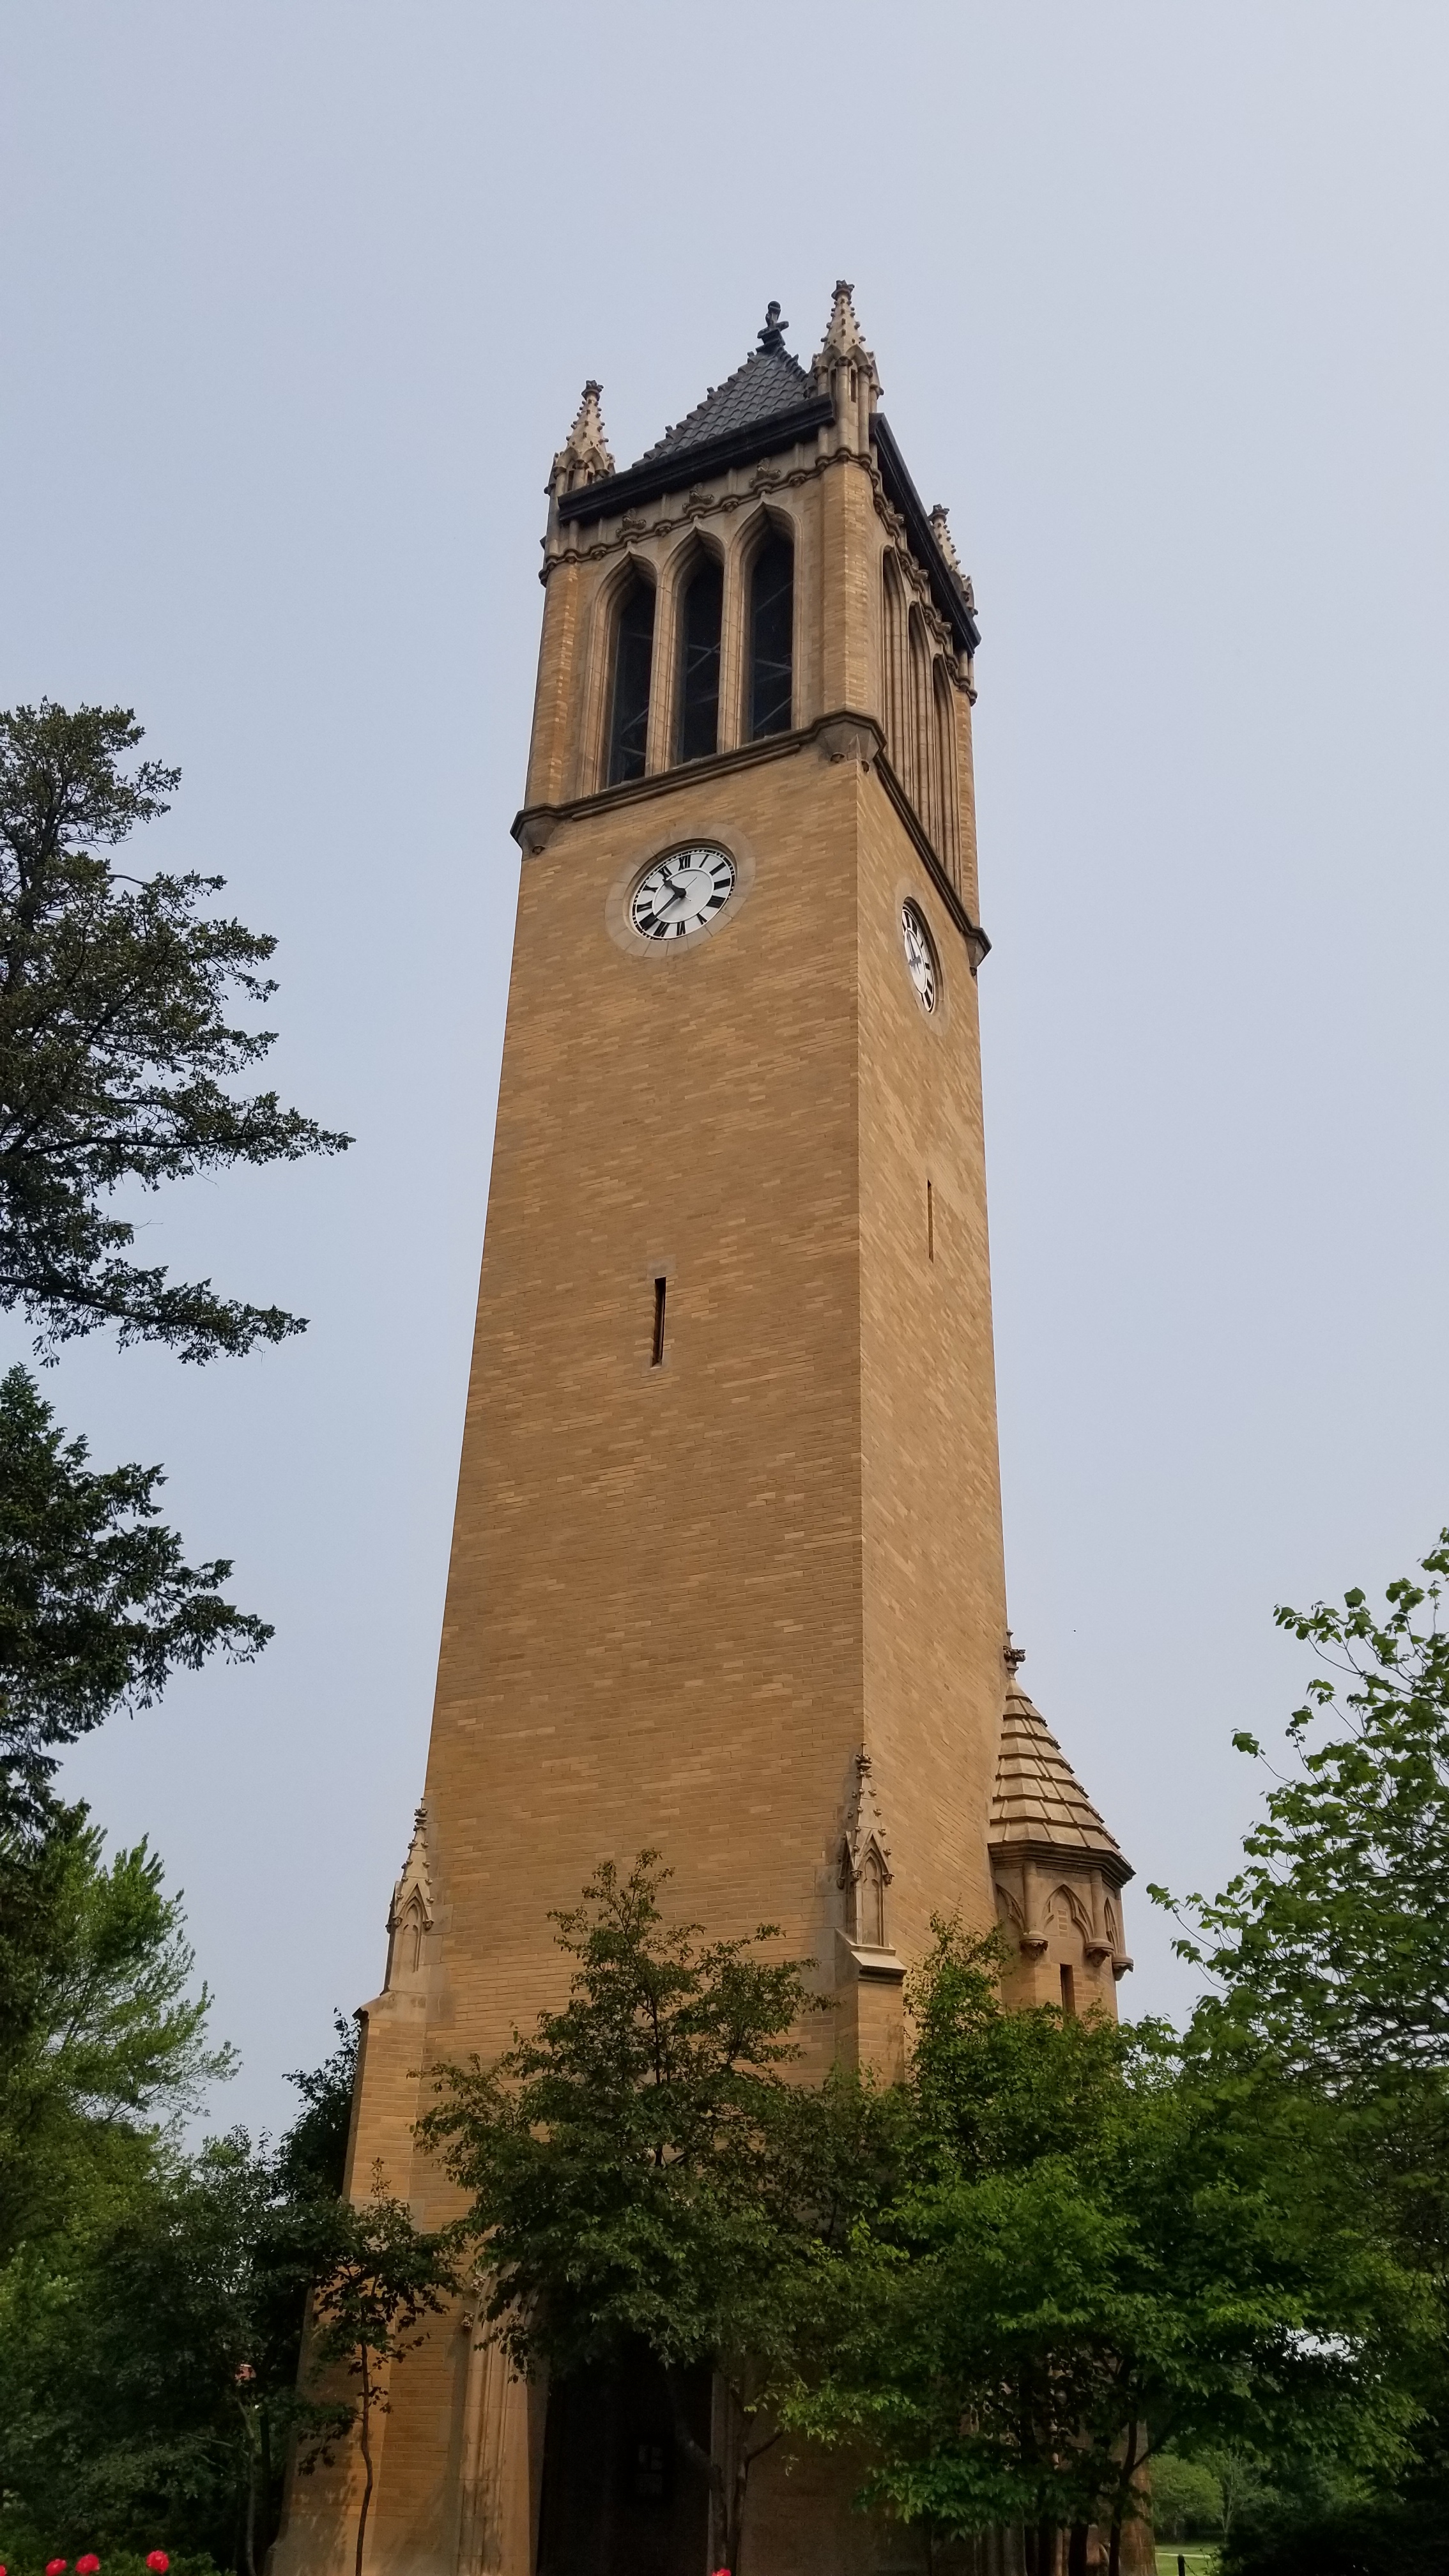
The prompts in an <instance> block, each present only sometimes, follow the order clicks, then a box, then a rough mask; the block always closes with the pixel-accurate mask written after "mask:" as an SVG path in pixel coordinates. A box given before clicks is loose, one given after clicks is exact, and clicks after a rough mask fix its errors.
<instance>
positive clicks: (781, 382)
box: [630, 349, 810, 473]
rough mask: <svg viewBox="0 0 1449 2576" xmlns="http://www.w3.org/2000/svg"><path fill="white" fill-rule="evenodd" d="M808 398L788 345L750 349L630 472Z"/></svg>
mask: <svg viewBox="0 0 1449 2576" xmlns="http://www.w3.org/2000/svg"><path fill="white" fill-rule="evenodd" d="M809 399H810V378H809V375H808V373H807V372H806V370H805V368H804V367H802V366H801V365H800V362H799V360H798V359H797V358H792V357H791V355H790V353H789V351H788V349H754V350H752V351H751V353H750V355H749V357H748V358H746V360H745V363H744V365H743V366H742V367H736V369H735V372H734V374H733V375H732V376H726V378H725V380H724V383H723V384H722V385H711V387H710V389H709V392H708V393H707V394H706V396H705V398H704V400H703V402H702V403H698V404H696V406H695V408H694V410H693V411H692V412H690V413H689V414H688V415H687V417H686V418H685V419H684V420H681V421H680V422H678V423H677V425H676V426H675V427H674V428H673V429H666V431H665V433H664V436H663V437H662V438H661V439H658V440H656V442H655V444H654V446H653V447H646V449H645V451H644V453H643V455H642V456H641V457H640V458H639V460H638V465H636V466H634V467H631V469H630V470H631V472H634V473H637V471H638V466H639V465H654V464H657V463H659V462H661V461H662V459H664V458H665V457H669V456H678V455H681V454H682V453H685V452H686V451H688V450H689V449H690V448H694V447H712V446H713V445H714V442H715V440H716V439H718V438H730V437H732V436H734V435H735V433H736V432H737V431H740V430H746V429H756V428H758V427H760V426H761V425H762V424H763V423H764V422H766V421H769V420H773V419H774V417H775V414H776V413H777V412H789V411H798V410H799V408H800V405H801V404H802V403H803V402H808V401H809Z"/></svg>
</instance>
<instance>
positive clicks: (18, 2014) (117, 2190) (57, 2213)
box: [0, 1807, 233, 2261]
mask: <svg viewBox="0 0 1449 2576" xmlns="http://www.w3.org/2000/svg"><path fill="white" fill-rule="evenodd" d="M103 1841H104V1838H103V1836H102V1835H101V1833H100V1832H99V1831H98V1830H97V1828H96V1827H95V1826H93V1825H92V1824H91V1823H90V1822H89V1821H88V1818H87V1815H86V1810H85V1809H84V1808H83V1807H75V1808H69V1809H65V1810H61V1811H60V1812H59V1813H58V1815H57V1817H56V1819H55V1821H54V1823H53V1826H52V1830H51V1831H50V1833H49V1834H48V1835H47V1836H46V1837H45V1838H44V1839H43V1840H42V1841H41V1842H39V1843H26V1842H22V1841H20V1840H19V1839H17V1838H16V1837H15V1836H13V1835H12V1836H10V1837H9V1838H8V1840H7V1841H6V1842H5V1843H4V1844H3V1845H0V2261H3V2260H4V2259H5V2258H6V2257H8V2256H10V2255H11V2254H13V2253H14V2252H15V2250H16V2249H17V2248H18V2247H19V2246H20V2245H21V2244H22V2243H24V2242H26V2241H34V2240H36V2239H37V2238H44V2237H47V2236H51V2235H54V2234H56V2233H57V2232H59V2231H61V2230H63V2229H64V2228H66V2227H67V2226H69V2225H73V2224H77V2223H80V2224H93V2223H95V2221H96V2219H97V2217H98V2215H99V2214H100V2213H102V2212H104V2211H105V2210H106V2209H108V2208H115V2207H116V2206H118V2205H120V2204H121V2203H123V2202H124V2200H125V2198H126V2196H127V2194H128V2193H129V2191H130V2190H131V2189H132V2188H133V2187H134V2186H135V2184H136V2182H137V2181H138V2179H139V2178H141V2177H142V2176H144V2174H145V2173H146V2171H147V2170H148V2169H149V2164H150V2159H151V2153H152V2142H153V2140H154V2138H155V2135H156V2133H157V2131H158V2130H159V2129H161V2128H164V2127H165V2125H166V2124H167V2123H168V2122H169V2121H170V2120H172V2119H173V2118H174V2117H175V2115H176V2114H177V2113H178V2112H179V2111H183V2110H188V2109H194V2108H195V2107H196V2105H197V2103H198V2101H199V2100H200V2098H201V2095H202V2092H203V2090H204V2088H205V2087H206V2086H207V2085H209V2084H210V2083H212V2082H214V2081H215V2080H216V2079H217V2078H218V2077H221V2076H224V2075H226V2074H228V2073H229V2072H230V2070H231V2066H232V2063H233V2060H232V2056H231V2052H230V2050H229V2049H225V2048H221V2049H215V2048H212V2047H210V2046H209V2045H208V2043H207V2039H206V2022H207V2017H208V2014H209V2012H210V2008H211V1999H210V1996H209V1995H208V1993H207V1990H206V1988H205V1987H204V1986H203V1987H202V1988H201V1990H200V1991H199V1993H198V1992H196V1991H194V1990H193V1975H194V1969H195V1961H194V1958H193V1955H192V1951H191V1947H190V1944H189V1943H188V1941H187V1939H186V1934H185V1928H184V1922H183V1918H182V1913H181V1907H180V1901H179V1899H178V1898H176V1897H173V1896H169V1895H168V1894H167V1893H166V1891H165V1888H164V1886H163V1883H162V1867H161V1863H160V1861H159V1860H158V1859H157V1858H156V1856H155V1854H154V1853H152V1852H151V1851H149V1850H148V1848H147V1846H146V1844H145V1843H144V1842H142V1843H138V1844H137V1845H136V1846H135V1847H134V1848H133V1849H131V1850H129V1851H119V1852H117V1853H116V1854H115V1855H114V1856H113V1858H112V1859H111V1860H110V1861H109V1862H107V1861H106V1859H105V1857H104V1853H103Z"/></svg>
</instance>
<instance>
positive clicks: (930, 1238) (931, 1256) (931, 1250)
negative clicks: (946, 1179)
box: [926, 1181, 936, 1261]
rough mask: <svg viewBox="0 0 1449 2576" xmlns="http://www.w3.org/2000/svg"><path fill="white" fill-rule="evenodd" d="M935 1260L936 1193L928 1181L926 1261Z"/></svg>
mask: <svg viewBox="0 0 1449 2576" xmlns="http://www.w3.org/2000/svg"><path fill="white" fill-rule="evenodd" d="M935 1258H936V1193H935V1191H934V1190H933V1189H932V1187H931V1184H930V1182H929V1181H927V1183H926V1259H927V1260H928V1261H934V1260H935Z"/></svg>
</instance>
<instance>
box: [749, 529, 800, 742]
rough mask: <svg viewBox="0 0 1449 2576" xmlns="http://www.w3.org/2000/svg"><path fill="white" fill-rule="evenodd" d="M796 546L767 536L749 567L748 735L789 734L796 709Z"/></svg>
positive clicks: (784, 540) (784, 539)
mask: <svg viewBox="0 0 1449 2576" xmlns="http://www.w3.org/2000/svg"><path fill="white" fill-rule="evenodd" d="M794 626H795V549H794V547H793V546H792V545H791V543H790V540H789V538H788V537H781V536H772V537H768V538H767V539H766V541H765V543H764V545H762V546H761V548H760V551H759V553H758V554H757V555H756V557H755V560H754V563H753V565H752V566H751V570H750V622H749V638H750V678H749V710H750V740H751V742H758V741H759V740H760V737H761V735H762V734H770V733H788V732H789V730H790V718H791V714H792V699H793V682H794V654H793V636H794Z"/></svg>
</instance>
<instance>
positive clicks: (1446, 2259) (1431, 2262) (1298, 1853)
mask: <svg viewBox="0 0 1449 2576" xmlns="http://www.w3.org/2000/svg"><path fill="white" fill-rule="evenodd" d="M1419 1571H1420V1573H1421V1574H1422V1575H1423V1576H1424V1578H1425V1580H1423V1581H1417V1580H1415V1579H1414V1578H1412V1577H1408V1576H1405V1577H1401V1578H1399V1579H1398V1580H1397V1581H1395V1582H1393V1583H1390V1584H1389V1585H1388V1586H1387V1588H1386V1593H1385V1600H1384V1606H1383V1608H1382V1609H1381V1610H1375V1609H1373V1608H1372V1607H1371V1606H1370V1603H1369V1600H1368V1596H1367V1595H1366V1594H1365V1593H1364V1592H1363V1591H1362V1590H1360V1589H1358V1588H1355V1589H1353V1590H1351V1591H1349V1592H1347V1593H1346V1594H1345V1595H1344V1599H1343V1604H1342V1607H1341V1608H1339V1607H1336V1606H1334V1605H1332V1604H1330V1603H1326V1602H1323V1601H1319V1602H1316V1603H1315V1604H1314V1605H1313V1607H1312V1608H1311V1609H1310V1610H1306V1611H1300V1610H1294V1609H1291V1608H1288V1607H1286V1606H1282V1607H1280V1608H1279V1609H1278V1610H1277V1611H1276V1612H1275V1614H1274V1615H1275V1618H1276V1621H1277V1624H1278V1625H1279V1627H1281V1628H1284V1629H1286V1630H1288V1631H1289V1633H1291V1634H1292V1635H1293V1636H1295V1637H1296V1638H1298V1640H1299V1641H1300V1642H1301V1643H1303V1644H1305V1645H1309V1646H1311V1647H1312V1648H1313V1649H1314V1651H1315V1653H1316V1654H1317V1655H1318V1656H1319V1657H1320V1658H1321V1659H1322V1661H1323V1663H1324V1665H1325V1667H1326V1670H1325V1671H1324V1672H1323V1673H1322V1674H1321V1675H1318V1676H1316V1677H1315V1678H1314V1679H1313V1680H1312V1681H1311V1682H1310V1683H1309V1686H1308V1690H1307V1692H1306V1694H1305V1698H1304V1702H1303V1705H1302V1706H1300V1707H1299V1708H1297V1709H1296V1710H1295V1711H1294V1712H1293V1714H1292V1716H1291V1718H1290V1719H1289V1722H1288V1728H1287V1751H1288V1756H1289V1761H1288V1766H1287V1767H1286V1768H1285V1769H1284V1770H1282V1771H1278V1770H1276V1769H1275V1770H1273V1771H1272V1774H1271V1786H1270V1788H1269V1790H1268V1794H1267V1797H1266V1800H1265V1804H1264V1810H1263V1813H1262V1815H1261V1817H1260V1818H1259V1820H1258V1821H1257V1823H1255V1825H1254V1826H1253V1828H1252V1829H1251V1831H1250V1832H1249V1834H1248V1835H1247V1836H1246V1838H1245V1842H1244V1866H1243V1868H1242V1869H1241V1870H1239V1871H1238V1873H1237V1874H1236V1875H1235V1876H1234V1878H1233V1879H1232V1880H1231V1881H1230V1882H1229V1884H1228V1886H1227V1887H1226V1889H1224V1891H1223V1892H1222V1894H1221V1895H1219V1896H1218V1897H1216V1898H1214V1899H1212V1900H1208V1899H1206V1898H1204V1897H1203V1896H1201V1895H1195V1896H1191V1897H1189V1898H1187V1899H1185V1900H1183V1901H1182V1902H1181V1903H1175V1902H1174V1900H1173V1899H1172V1898H1171V1897H1170V1896H1169V1895H1168V1893H1167V1891H1166V1890H1165V1889H1163V1888H1153V1889H1152V1890H1151V1891H1150V1892H1151V1894H1152V1896H1153V1897H1154V1899H1155V1900H1156V1901H1157V1902H1158V1903H1159V1904H1162V1905H1166V1906H1169V1907H1170V1908H1172V1910H1173V1911H1175V1912H1176V1913H1177V1915H1178V1917H1179V1920H1180V1922H1181V1923H1182V1926H1183V1932H1182V1937H1181V1938H1180V1939H1179V1940H1178V1942H1177V1945H1176V1946H1177V1949H1178V1951H1179V1953H1180V1955H1182V1956H1183V1957H1185V1958H1186V1959H1188V1960H1190V1961H1191V1962H1192V1963H1193V1964H1194V1965H1195V1966H1197V1967H1199V1968H1201V1969H1203V1970H1204V1971H1205V1972H1206V1974H1207V1976H1208V1978H1209V1979H1210V1990H1209V1992H1208V1993H1207V1994H1206V1995H1205V1996H1204V1998H1203V1999H1202V2001H1201V2003H1200V2004H1199V2006H1198V2008H1197V2011H1196V2013H1195V2014H1194V2017H1193V2022H1192V2026H1191V2029H1190V2032H1189V2034H1188V2048H1189V2055H1190V2058H1191V2059H1192V2060H1193V2061H1194V2062H1195V2063H1196V2065H1197V2066H1198V2068H1199V2069H1200V2070H1201V2071H1202V2076H1203V2079H1204V2080H1205V2081H1208V2082H1212V2083H1216V2084H1218V2085H1219V2086H1232V2087H1234V2088H1236V2090H1237V2093H1238V2095H1239V2097H1240V2099H1241V2101H1242V2103H1243V2105H1244V2115H1245V2116H1248V2114H1249V2111H1250V2110H1251V2111H1252V2112H1253V2114H1254V2115H1255V2116H1256V2115H1261V2114H1262V2113H1263V2112H1264V2109H1265V2107H1266V2115H1267V2116H1268V2117H1269V2118H1270V2119H1272V2120H1278V2119H1281V2117H1282V2116H1283V2109H1282V2106H1283V2105H1284V2103H1285V2102H1291V2104H1292V2105H1293V2117H1294V2118H1295V2120H1296V2121H1297V2122H1298V2124H1299V2126H1300V2128H1302V2129H1304V2130H1306V2129H1308V2128H1310V2127H1311V2128H1314V2129H1316V2131H1317V2134H1318V2138H1319V2150H1318V2157H1319V2164H1320V2167H1321V2168H1324V2167H1327V2166H1328V2165H1330V2164H1331V2165H1332V2167H1333V2168H1334V2169H1335V2171H1336V2172H1337V2174H1338V2176H1339V2177H1340V2181H1341V2187H1342V2191H1343V2193H1344V2195H1345V2197H1347V2198H1350V2199H1351V2201H1352V2204H1353V2207H1354V2211H1355V2218H1356V2224H1357V2225H1358V2227H1359V2229H1360V2230H1361V2231H1362V2233H1363V2234H1364V2236H1365V2237H1366V2238H1373V2239H1375V2240H1376V2241H1377V2242H1378V2244H1379V2245H1380V2246H1381V2247H1383V2248H1385V2249H1386V2250H1387V2252H1388V2254H1389V2255H1390V2256H1391V2257H1392V2258H1394V2259H1396V2260H1397V2261H1398V2262H1399V2263H1401V2264H1402V2265H1404V2266H1406V2267H1409V2268H1412V2269H1413V2270H1415V2271H1416V2272H1418V2273H1419V2274H1420V2275H1422V2276H1426V2277H1428V2278H1430V2279H1432V2280H1433V2281H1435V2282H1436V2284H1437V2285H1438V2295H1439V2308H1438V2313H1437V2316H1436V2323H1435V2332H1434V2334H1433V2336H1432V2337H1428V2338H1423V2339H1420V2340H1419V2341H1418V2344H1417V2347H1416V2352H1417V2377H1416V2381H1415V2391H1416V2395H1417V2400H1418V2423H1417V2426H1416V2429H1415V2433H1414V2439H1413V2444H1412V2448H1411V2449H1410V2451H1409V2452H1408V2454H1407V2456H1405V2457H1404V2458H1402V2459H1401V2460H1400V2461H1399V2463H1398V2464H1397V2466H1396V2467H1395V2468H1394V2470H1393V2473H1392V2474H1391V2475H1387V2474H1379V2475H1377V2476H1373V2475H1367V2476H1358V2477H1354V2476H1352V2475H1349V2476H1343V2475H1339V2476H1337V2477H1328V2476H1324V2475H1318V2474H1314V2475H1307V2476H1305V2475H1302V2474H1300V2473H1299V2472H1298V2470H1297V2469H1294V2470H1293V2471H1292V2473H1291V2474H1289V2473H1288V2472H1287V2471H1285V2470H1284V2469H1283V2468H1282V2466H1281V2464H1280V2465H1278V2466H1276V2467H1275V2470H1274V2475H1273V2480H1272V2491H1271V2492H1270V2493H1269V2494H1268V2495H1267V2496H1266V2497H1265V2498H1263V2499H1260V2500H1259V2501H1258V2502H1257V2503H1256V2504H1254V2505H1253V2506H1252V2507H1251V2509H1250V2510H1249V2511H1248V2512H1247V2513H1246V2514H1245V2516H1244V2519H1243V2523H1242V2528H1241V2531H1240V2532H1239V2531H1238V2530H1237V2529H1236V2527H1235V2531H1234V2535H1233V2538H1232V2548H1231V2550H1230V2552H1229V2555H1230V2557H1231V2558H1232V2560H1233V2563H1234V2564H1235V2565H1239V2564H1240V2565H1241V2566H1242V2568H1244V2569H1245V2570H1246V2569H1247V2568H1249V2567H1250V2566H1251V2567H1253V2568H1254V2569H1257V2568H1260V2567H1266V2566H1268V2565H1269V2564H1270V2563H1271V2564H1281V2566H1282V2567H1283V2568H1284V2569H1285V2570H1287V2569H1289V2568H1293V2567H1298V2566H1300V2565H1301V2566H1304V2567H1307V2566H1310V2565H1312V2566H1315V2567H1316V2566H1320V2565H1321V2566H1322V2567H1323V2568H1324V2569H1325V2570H1329V2569H1331V2568H1338V2567H1340V2566H1341V2567H1344V2568H1347V2567H1349V2566H1353V2567H1362V2568H1368V2567H1373V2568H1379V2567H1383V2568H1385V2569H1387V2568H1389V2567H1391V2566H1392V2567H1398V2566H1400V2565H1402V2566H1404V2567H1405V2568H1407V2567H1408V2566H1410V2565H1411V2564H1416V2563H1418V2562H1417V2560H1416V2559H1415V2556H1414V2553H1415V2551H1416V2550H1419V2549H1421V2548H1422V2549H1424V2550H1426V2551H1430V2552H1432V2549H1433V2548H1434V2547H1436V2546H1438V2545H1439V2542H1438V2540H1437V2538H1436V2537H1434V2535H1437V2534H1442V2529H1443V2526H1444V2519H1445V2516H1446V2513H1449V2325H1446V2321H1445V2317H1444V2313H1443V2304H1442V2297H1443V2284H1444V2282H1445V2279H1446V2277H1449V1923H1446V1912H1445V1906H1444V1900H1443V1889H1444V1886H1445V1883H1446V1871H1449V1638H1446V1636H1445V1635H1444V1633H1443V1631H1442V1630H1441V1628H1440V1626H1439V1602H1440V1599H1441V1597H1442V1594H1443V1589H1444V1580H1445V1576H1446V1574H1449V1531H1441V1533H1440V1536H1439V1541H1438V1544H1437V1545H1436V1546H1435V1547H1434V1548H1433V1549H1431V1550H1430V1552H1429V1554H1428V1555H1427V1556H1426V1557H1425V1558H1424V1559H1423V1560H1422V1564H1421V1567H1420V1569H1419ZM1421 1614H1427V1615H1421ZM1234 1742H1235V1743H1236V1744H1237V1746H1238V1748H1239V1750H1240V1751H1242V1752H1245V1753H1247V1754H1250V1755H1252V1756H1253V1757H1254V1758H1256V1759H1259V1760H1263V1759H1264V1758H1265V1757H1264V1756H1263V1754H1262V1750H1261V1747H1260V1746H1259V1745H1258V1743H1257V1741H1256V1740H1255V1738H1254V1737H1253V1736H1252V1735H1250V1734H1248V1733H1247V1732H1246V1731H1240V1732H1239V1733H1238V1734H1237V1735H1236V1736H1235V1737H1234ZM1425 2563H1426V2564H1427V2563H1428V2560H1427V2559H1426V2560H1425Z"/></svg>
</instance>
